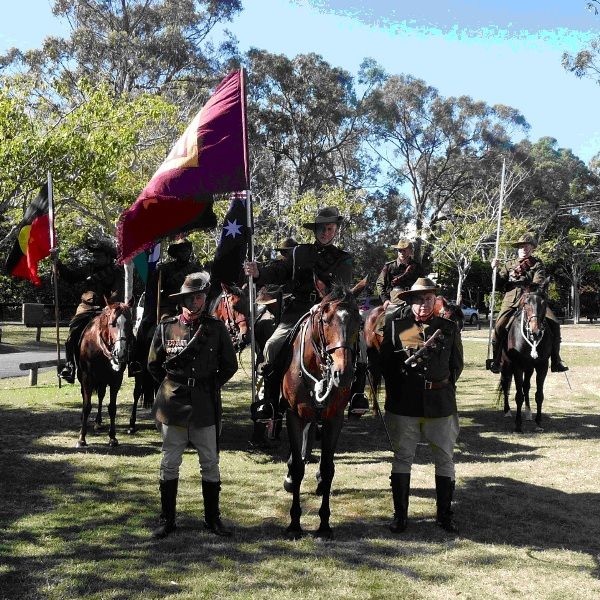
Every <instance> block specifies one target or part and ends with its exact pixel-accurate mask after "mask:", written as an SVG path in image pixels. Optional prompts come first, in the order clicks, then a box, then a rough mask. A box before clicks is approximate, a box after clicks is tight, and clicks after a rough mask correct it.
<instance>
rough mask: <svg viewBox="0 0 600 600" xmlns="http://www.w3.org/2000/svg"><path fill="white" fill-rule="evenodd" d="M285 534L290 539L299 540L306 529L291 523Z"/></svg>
mask: <svg viewBox="0 0 600 600" xmlns="http://www.w3.org/2000/svg"><path fill="white" fill-rule="evenodd" d="M285 535H286V537H287V538H288V539H289V540H299V539H300V538H301V537H302V536H303V535H304V531H302V529H298V528H297V527H292V526H291V525H290V526H289V527H288V528H287V529H286V530H285Z"/></svg>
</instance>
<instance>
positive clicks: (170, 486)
mask: <svg viewBox="0 0 600 600" xmlns="http://www.w3.org/2000/svg"><path fill="white" fill-rule="evenodd" d="M178 483H179V479H168V480H167V481H161V482H160V503H161V506H162V510H161V513H160V517H159V520H160V526H159V527H157V528H156V529H155V530H154V531H153V532H152V537H154V538H156V539H162V538H166V537H167V536H168V535H169V534H170V533H173V531H175V529H177V525H176V524H175V508H176V505H177V484H178Z"/></svg>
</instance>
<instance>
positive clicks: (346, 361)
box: [282, 286, 360, 539]
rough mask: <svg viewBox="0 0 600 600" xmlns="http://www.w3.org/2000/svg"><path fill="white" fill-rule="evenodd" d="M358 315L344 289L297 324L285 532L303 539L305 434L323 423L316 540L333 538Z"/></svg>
mask: <svg viewBox="0 0 600 600" xmlns="http://www.w3.org/2000/svg"><path fill="white" fill-rule="evenodd" d="M359 327H360V315H359V312H358V305H357V303H356V299H355V297H354V295H353V294H352V292H351V291H349V290H347V289H345V288H343V287H337V286H336V287H334V289H333V290H332V291H331V292H330V293H329V294H328V295H327V296H325V297H324V298H323V300H321V302H320V304H318V305H316V306H314V307H313V308H312V309H311V311H310V313H308V314H307V315H306V316H305V317H303V319H302V320H301V322H300V324H299V332H298V335H297V336H296V337H295V339H294V341H293V343H292V359H291V363H290V365H289V367H288V368H287V370H286V371H285V374H284V377H283V385H282V392H283V398H284V400H285V401H287V404H288V409H287V415H286V422H287V430H288V437H289V440H290V447H291V459H290V462H289V476H290V477H291V480H292V481H291V487H292V494H293V500H292V507H291V509H290V517H291V522H290V525H289V527H288V528H287V533H288V535H289V536H290V537H292V538H293V539H298V538H299V537H300V536H301V535H302V533H303V532H302V528H301V526H300V516H301V514H302V509H301V507H300V485H301V483H302V479H303V477H304V460H303V457H302V441H303V432H304V430H305V428H306V427H307V426H309V425H310V423H312V422H318V423H322V431H321V461H320V467H319V471H320V483H319V487H318V489H317V493H320V494H322V497H323V499H322V502H321V508H320V510H319V517H320V518H321V522H320V526H319V529H318V530H317V532H316V535H317V536H318V537H322V538H331V536H332V530H331V527H330V525H329V516H330V514H331V511H330V508H329V496H330V492H331V482H332V480H333V475H334V471H335V467H334V462H333V459H334V453H335V448H336V446H337V441H338V438H339V434H340V431H341V429H342V424H343V422H344V409H345V407H346V405H347V404H348V401H349V400H350V388H351V385H352V380H353V378H354V368H355V360H356V348H357V341H358V334H359Z"/></svg>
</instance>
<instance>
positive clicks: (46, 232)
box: [5, 185, 50, 285]
mask: <svg viewBox="0 0 600 600" xmlns="http://www.w3.org/2000/svg"><path fill="white" fill-rule="evenodd" d="M47 256H50V223H49V220H48V186H47V185H44V186H42V188H41V189H40V192H39V194H38V195H37V197H36V199H35V200H34V201H33V202H32V203H31V204H30V205H29V207H28V208H27V210H26V211H25V216H24V217H23V220H22V221H21V223H19V228H18V234H17V239H16V240H15V244H14V246H13V248H12V250H11V253H10V254H9V255H8V258H7V259H6V267H5V268H6V272H7V273H8V274H9V275H13V276H15V277H22V278H23V279H29V281H31V282H33V283H34V284H35V285H41V284H42V282H41V281H40V278H39V277H38V274H37V269H38V262H39V261H40V260H42V259H43V258H46V257H47Z"/></svg>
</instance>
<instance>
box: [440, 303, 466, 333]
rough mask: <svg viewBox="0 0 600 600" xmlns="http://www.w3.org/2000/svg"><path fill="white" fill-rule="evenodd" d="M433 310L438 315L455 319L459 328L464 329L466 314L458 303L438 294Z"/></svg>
mask: <svg viewBox="0 0 600 600" xmlns="http://www.w3.org/2000/svg"><path fill="white" fill-rule="evenodd" d="M433 312H434V313H435V314H436V315H437V316H438V317H442V318H444V319H450V321H454V322H455V323H456V326H457V327H458V329H459V330H462V328H463V325H464V322H465V315H464V314H463V311H462V310H461V308H460V306H458V304H456V303H454V302H451V301H449V300H446V298H444V296H436V298H435V304H434V306H433Z"/></svg>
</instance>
